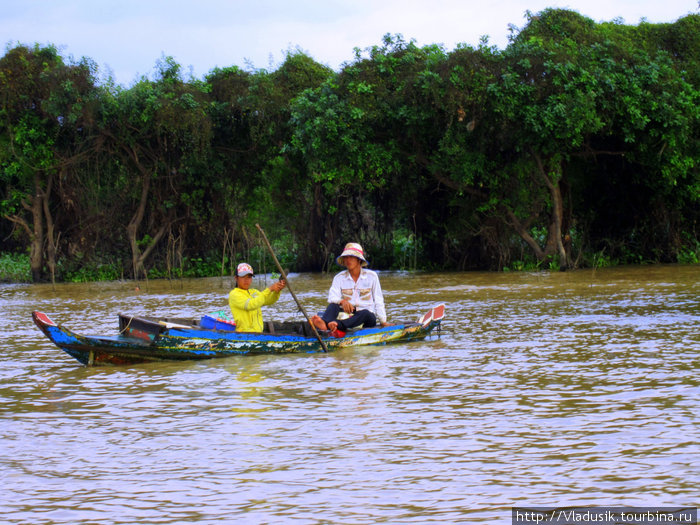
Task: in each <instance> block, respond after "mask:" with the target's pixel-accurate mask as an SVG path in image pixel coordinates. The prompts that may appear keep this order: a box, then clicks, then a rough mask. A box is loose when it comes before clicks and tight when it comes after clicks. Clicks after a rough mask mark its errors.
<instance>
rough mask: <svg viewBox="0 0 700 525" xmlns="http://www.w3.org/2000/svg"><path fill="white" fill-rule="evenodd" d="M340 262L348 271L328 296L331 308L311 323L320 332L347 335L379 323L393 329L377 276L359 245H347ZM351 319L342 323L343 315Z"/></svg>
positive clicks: (337, 279) (333, 284)
mask: <svg viewBox="0 0 700 525" xmlns="http://www.w3.org/2000/svg"><path fill="white" fill-rule="evenodd" d="M336 262H337V263H338V264H339V265H341V266H345V268H346V270H345V271H343V272H340V273H339V274H337V275H336V276H335V277H334V278H333V283H332V284H331V288H330V290H329V292H328V306H327V307H326V310H325V312H323V315H322V316H318V315H314V316H313V317H312V318H311V322H312V323H313V325H314V326H315V327H316V328H317V329H318V330H331V331H335V330H340V331H343V332H345V331H347V330H348V329H349V328H355V327H356V326H360V325H364V327H365V328H372V327H373V326H376V324H377V319H379V323H380V324H381V325H382V326H389V323H387V320H386V310H385V309H384V295H383V294H382V287H381V285H380V284H379V277H378V276H377V274H376V272H373V271H372V270H368V269H366V268H365V267H366V266H367V260H366V259H365V256H364V252H363V250H362V246H360V245H359V244H357V243H352V242H351V243H348V244H346V245H345V249H344V250H343V253H341V254H340V256H339V257H338V258H337V259H336ZM341 311H342V312H345V313H346V314H348V315H350V317H349V318H347V319H341V320H338V315H339V314H340V312H341Z"/></svg>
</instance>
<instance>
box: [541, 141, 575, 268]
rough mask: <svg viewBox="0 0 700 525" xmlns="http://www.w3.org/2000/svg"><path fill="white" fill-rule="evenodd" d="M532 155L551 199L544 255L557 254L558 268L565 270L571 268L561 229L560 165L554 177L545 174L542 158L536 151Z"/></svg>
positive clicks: (562, 204)
mask: <svg viewBox="0 0 700 525" xmlns="http://www.w3.org/2000/svg"><path fill="white" fill-rule="evenodd" d="M533 156H534V158H535V161H536V162H537V168H538V170H539V172H540V176H541V177H542V179H543V180H544V183H545V185H546V186H547V189H548V190H549V195H550V198H551V199H552V221H551V223H550V225H549V235H548V238H547V246H546V248H545V257H548V256H551V255H554V254H557V255H558V256H559V269H560V270H567V269H569V268H571V255H570V254H569V253H568V251H567V249H566V247H565V246H564V235H563V234H564V232H563V231H562V230H563V226H562V225H563V222H564V199H563V198H562V194H561V184H560V179H561V165H560V164H558V165H557V173H555V177H551V176H550V175H548V174H547V170H546V169H545V166H544V163H543V162H542V158H541V157H540V156H539V155H538V154H536V153H535V154H533ZM567 237H568V234H567Z"/></svg>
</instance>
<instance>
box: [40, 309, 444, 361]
mask: <svg viewBox="0 0 700 525" xmlns="http://www.w3.org/2000/svg"><path fill="white" fill-rule="evenodd" d="M444 312H445V307H444V305H439V306H436V307H434V308H432V309H431V310H429V311H428V312H427V313H426V314H425V315H423V316H422V317H421V318H420V319H419V320H418V321H417V322H409V323H404V324H397V325H393V326H387V327H383V328H380V327H378V328H364V329H360V330H356V331H351V332H348V333H347V334H346V335H344V336H343V337H332V336H331V335H330V334H327V333H322V337H323V340H324V342H325V343H326V346H327V348H328V350H329V351H332V350H336V349H338V348H345V347H348V346H359V345H376V344H386V343H394V342H404V341H411V340H416V339H424V338H425V337H426V336H428V335H429V334H430V333H431V332H433V330H435V329H436V328H437V329H438V331H439V326H440V323H441V321H442V318H443V317H444ZM32 318H33V319H34V322H35V323H36V325H37V326H38V327H39V328H40V329H41V331H42V332H44V334H45V335H46V336H47V337H48V338H49V339H50V340H51V341H52V342H53V343H54V344H55V345H56V346H58V347H59V348H61V349H62V350H64V351H65V352H66V353H68V354H69V355H71V356H73V357H74V358H75V359H77V360H78V361H80V362H81V363H82V364H84V365H88V366H92V365H126V364H135V363H146V362H152V361H172V360H188V359H211V358H215V357H227V356H232V355H257V354H289V353H303V352H306V353H313V352H321V351H322V347H321V344H320V343H319V341H318V339H316V338H315V337H314V336H311V335H310V333H309V331H308V326H306V323H304V322H284V323H277V322H275V323H268V324H267V326H266V328H265V331H264V332H262V333H254V332H237V331H235V330H218V329H212V328H204V327H202V326H201V325H200V324H199V323H198V322H197V321H194V320H186V319H165V318H162V319H158V318H145V317H133V316H127V315H123V314H121V315H120V316H119V323H120V327H119V332H118V333H117V334H116V335H80V334H76V333H75V332H73V331H71V330H69V329H68V328H66V327H64V326H61V325H59V324H57V323H55V322H54V321H53V320H51V318H49V316H47V315H46V314H44V313H42V312H33V313H32Z"/></svg>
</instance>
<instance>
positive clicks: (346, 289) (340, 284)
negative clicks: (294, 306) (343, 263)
mask: <svg viewBox="0 0 700 525" xmlns="http://www.w3.org/2000/svg"><path fill="white" fill-rule="evenodd" d="M342 299H347V300H348V301H350V304H352V305H353V306H355V307H357V309H358V310H369V311H370V312H372V313H374V314H375V315H376V316H377V319H378V320H379V322H380V323H386V309H385V308H384V294H383V293H382V286H381V285H380V284H379V277H378V276H377V273H376V272H374V271H372V270H368V269H366V268H363V269H362V270H360V276H359V277H358V279H357V282H355V281H354V280H353V278H352V276H351V275H350V272H349V271H348V270H345V271H343V272H340V273H339V274H337V275H336V276H335V277H334V278H333V282H332V283H331V289H330V290H329V291H328V302H329V303H340V301H341V300H342Z"/></svg>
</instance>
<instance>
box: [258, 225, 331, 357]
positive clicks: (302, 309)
mask: <svg viewBox="0 0 700 525" xmlns="http://www.w3.org/2000/svg"><path fill="white" fill-rule="evenodd" d="M255 227H256V228H257V229H258V230H259V231H260V234H261V235H262V238H263V240H264V241H265V244H266V245H267V249H268V250H269V251H270V255H272V259H273V260H274V261H275V264H276V265H277V269H278V270H279V271H280V275H281V276H282V279H284V280H285V282H286V283H287V288H289V293H291V294H292V297H293V298H294V301H295V302H296V303H297V306H298V307H299V310H301V313H303V314H304V317H305V318H306V322H307V323H309V325H311V329H312V330H313V331H314V335H315V336H316V339H318V342H319V343H321V348H323V351H324V352H328V347H327V346H326V343H324V342H323V339H321V335H320V334H319V333H318V330H316V327H315V326H314V324H313V323H312V322H311V320H310V319H309V316H308V315H307V313H306V310H304V307H303V306H302V305H301V303H300V302H299V299H297V295H296V294H295V293H294V290H292V285H291V284H290V282H289V279H287V274H286V273H285V272H284V268H282V265H281V264H280V262H279V261H278V260H277V257H276V256H275V251H274V250H273V249H272V246H271V245H270V241H268V240H267V235H265V232H264V231H263V229H262V228H261V227H260V225H259V224H256V225H255Z"/></svg>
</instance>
